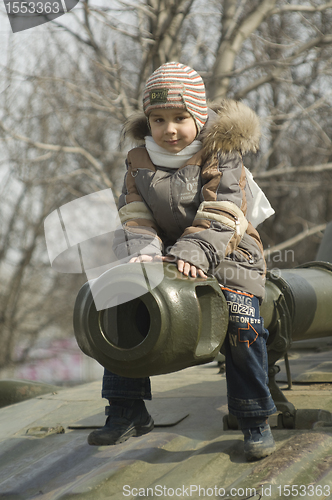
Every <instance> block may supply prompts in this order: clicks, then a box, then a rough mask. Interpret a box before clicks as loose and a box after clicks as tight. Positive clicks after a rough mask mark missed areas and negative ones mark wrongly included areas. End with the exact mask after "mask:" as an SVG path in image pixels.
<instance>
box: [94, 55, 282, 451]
mask: <svg viewBox="0 0 332 500" xmlns="http://www.w3.org/2000/svg"><path fill="white" fill-rule="evenodd" d="M143 109H144V115H142V116H136V117H134V118H133V120H131V121H130V122H129V124H127V126H126V132H127V133H128V134H130V135H131V136H132V137H133V138H134V139H136V140H143V141H145V145H144V146H140V147H137V148H135V149H133V150H131V151H130V152H129V154H128V158H127V173H126V177H125V182H124V187H123V192H122V195H121V197H120V200H119V215H120V218H121V222H122V224H123V228H124V232H125V233H126V234H125V236H126V237H125V241H123V242H122V243H121V242H119V243H118V249H117V250H118V251H119V253H120V254H121V252H122V251H123V245H125V246H126V248H127V249H128V248H130V254H133V255H134V254H135V255H136V256H133V257H132V258H131V260H130V262H135V261H138V260H142V261H151V260H154V259H158V258H159V259H160V258H162V259H163V260H167V261H169V260H172V261H173V262H176V265H177V268H178V270H179V271H180V272H181V273H183V274H184V275H185V276H192V277H196V276H198V277H202V278H204V277H206V273H210V274H212V275H214V276H215V277H216V278H217V279H218V281H219V283H220V284H221V289H222V291H223V293H224V295H225V297H226V300H227V303H228V306H229V313H230V321H229V327H228V335H227V338H226V341H225V344H224V347H225V353H226V378H227V392H228V407H229V412H230V413H231V414H233V415H235V416H236V417H237V419H238V422H239V426H240V428H241V430H242V431H243V434H244V452H245V456H246V458H247V460H256V459H260V458H263V457H265V456H267V455H269V454H271V453H272V452H273V451H274V450H275V443H274V440H273V436H272V433H271V430H270V427H269V425H268V423H267V417H268V416H269V415H271V414H272V413H274V412H275V411H276V408H275V406H274V402H273V400H272V398H271V395H270V392H269V389H268V386H267V383H268V376H267V353H266V340H267V338H268V332H267V330H265V329H264V326H263V320H262V318H261V317H260V315H259V303H260V302H261V301H262V299H263V297H264V279H265V262H264V258H263V249H262V244H261V241H260V237H259V235H258V233H257V231H256V230H255V229H254V227H253V225H252V224H251V221H250V218H251V216H250V214H251V211H252V206H253V201H254V200H253V199H252V195H251V193H250V189H249V187H248V182H247V179H246V172H245V168H244V166H243V162H242V155H243V154H244V153H246V152H248V151H254V152H256V150H257V147H258V141H259V137H260V128H259V121H258V118H257V116H256V115H255V113H253V112H252V111H251V110H250V109H249V108H247V107H246V106H245V105H243V104H241V103H236V102H234V101H225V102H223V103H222V104H221V106H220V107H219V109H218V110H217V112H214V111H212V110H210V109H208V108H207V105H206V98H205V87H204V83H203V80H202V78H201V77H200V75H198V74H197V73H196V71H194V70H193V69H191V68H189V67H188V66H185V65H183V64H180V63H177V62H171V63H167V64H164V65H162V66H161V67H160V68H158V69H157V70H156V71H155V72H154V73H153V74H152V75H151V76H150V78H149V79H148V80H147V83H146V87H145V89H144V95H143ZM246 214H248V215H247V217H246ZM248 219H249V220H248ZM156 234H157V236H158V238H154V240H155V241H156V240H157V241H158V242H159V245H160V246H158V245H149V247H148V248H149V250H148V251H147V252H146V253H145V254H144V253H143V255H141V256H140V257H137V253H139V252H140V253H142V252H141V250H142V249H143V248H144V247H146V246H147V239H148V237H149V236H150V240H151V239H153V237H154V236H155V235H156ZM102 396H103V397H105V398H106V399H108V400H109V401H110V405H109V406H108V407H106V414H107V415H108V417H107V420H106V424H105V426H104V427H103V428H102V429H99V430H96V431H93V432H92V433H91V434H90V435H89V438H88V442H89V444H91V445H111V444H118V443H121V442H123V441H125V440H127V439H128V438H129V437H131V436H138V435H142V434H145V433H147V432H150V431H151V430H152V429H153V420H152V418H151V416H150V415H149V414H148V412H147V410H146V407H145V404H144V401H143V400H144V399H151V390H150V380H149V379H148V378H138V379H130V378H126V377H120V376H118V375H115V374H112V373H111V372H109V371H107V370H105V374H104V379H103V391H102Z"/></svg>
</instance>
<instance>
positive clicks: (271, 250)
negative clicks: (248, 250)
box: [264, 223, 327, 258]
mask: <svg viewBox="0 0 332 500" xmlns="http://www.w3.org/2000/svg"><path fill="white" fill-rule="evenodd" d="M326 226H327V223H326V224H320V225H319V226H315V227H312V228H311V229H305V230H304V231H302V233H299V234H297V235H296V236H294V237H293V238H290V239H289V240H287V241H283V242H282V243H280V244H279V245H275V246H274V247H271V248H268V249H266V250H264V257H265V258H268V257H269V256H270V255H271V254H273V253H275V252H279V251H280V250H285V248H289V247H291V246H294V245H296V243H299V242H300V241H302V240H304V239H305V238H308V237H309V236H312V235H313V234H316V233H320V232H321V231H324V230H325V229H326Z"/></svg>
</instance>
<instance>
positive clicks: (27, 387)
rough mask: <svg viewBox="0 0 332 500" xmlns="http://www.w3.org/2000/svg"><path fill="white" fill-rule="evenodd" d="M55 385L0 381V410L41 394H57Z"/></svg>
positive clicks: (26, 381) (22, 381) (57, 388)
mask: <svg viewBox="0 0 332 500" xmlns="http://www.w3.org/2000/svg"><path fill="white" fill-rule="evenodd" d="M59 389H60V388H59V387H57V386H55V385H50V384H42V383H39V382H33V381H29V380H0V408H4V407H5V406H9V405H13V404H16V403H21V401H25V400H27V399H32V398H35V397H37V396H41V395H42V394H48V393H53V392H57V391H58V390H59Z"/></svg>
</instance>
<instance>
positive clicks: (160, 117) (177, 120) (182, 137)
mask: <svg viewBox="0 0 332 500" xmlns="http://www.w3.org/2000/svg"><path fill="white" fill-rule="evenodd" d="M149 122H150V128H151V134H152V138H153V139H154V141H155V142H156V143H157V144H158V146H161V147H162V148H164V149H166V150H167V151H169V152H170V153H178V152H179V151H182V149H184V148H185V147H186V146H189V144H191V143H192V142H193V141H194V140H195V138H196V136H197V128H196V124H195V121H194V119H193V117H192V116H191V114H190V113H188V111H186V110H185V109H176V108H169V109H154V110H153V111H152V112H151V114H150V115H149Z"/></svg>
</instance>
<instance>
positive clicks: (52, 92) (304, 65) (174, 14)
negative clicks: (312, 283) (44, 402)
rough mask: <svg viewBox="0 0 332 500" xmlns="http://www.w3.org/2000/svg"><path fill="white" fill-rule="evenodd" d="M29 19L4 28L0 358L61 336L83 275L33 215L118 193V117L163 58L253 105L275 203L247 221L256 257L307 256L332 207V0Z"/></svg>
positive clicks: (206, 4) (186, 0)
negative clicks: (56, 261)
mask: <svg viewBox="0 0 332 500" xmlns="http://www.w3.org/2000/svg"><path fill="white" fill-rule="evenodd" d="M2 13H3V15H4V9H3V11H2ZM31 31H32V30H31ZM33 31H34V36H31V37H24V36H23V35H22V34H15V35H13V34H11V33H9V31H8V43H7V49H6V52H5V53H4V52H3V57H2V68H1V73H0V75H1V76H0V78H1V82H0V85H1V87H0V90H1V94H0V140H1V146H2V147H1V150H2V154H1V158H0V160H1V163H0V178H1V187H0V189H1V205H0V212H1V214H0V215H1V217H0V272H1V281H0V297H1V301H0V339H1V345H2V349H1V351H0V368H1V367H4V366H7V365H8V364H13V363H22V362H23V361H24V360H25V359H27V357H28V356H29V351H30V350H31V348H32V347H33V345H34V343H35V342H36V340H37V339H38V338H39V337H40V336H41V335H43V334H45V332H48V334H50V335H53V336H55V337H67V336H70V335H72V319H71V318H72V309H73V305H74V301H75V297H76V294H77V292H78V290H79V288H80V286H81V284H83V282H84V281H85V276H84V275H74V274H73V275H72V274H67V275H65V274H59V273H57V272H55V271H54V270H52V268H51V266H50V263H49V259H48V255H47V251H46V245H45V238H44V230H43V223H44V219H45V217H46V216H47V215H48V214H50V213H51V212H52V211H53V210H55V209H57V208H58V207H60V206H62V205H63V204H65V203H67V202H69V201H71V200H74V199H76V198H78V197H81V196H84V195H86V194H90V193H92V192H94V191H98V190H101V189H105V188H112V189H113V193H114V195H115V197H117V196H118V193H119V191H120V189H121V185H122V180H123V175H124V158H125V155H126V152H127V151H128V149H129V148H130V147H131V146H132V145H131V144H128V143H127V142H125V143H123V144H121V145H120V131H121V128H122V126H123V124H124V122H125V121H126V119H127V118H128V117H129V116H130V115H131V114H132V113H134V112H135V111H137V110H139V109H140V108H141V95H142V89H143V86H144V82H145V80H146V78H147V77H148V76H149V75H150V74H151V73H152V71H153V70H154V69H156V68H157V67H158V66H159V65H160V64H162V63H164V62H167V61H173V60H175V61H180V62H182V63H185V64H188V65H189V66H192V67H194V68H195V69H196V70H197V71H198V72H199V73H200V74H201V75H202V77H203V78H204V80H205V83H206V88H207V95H208V98H209V100H211V101H214V102H220V101H221V100H222V99H224V98H232V99H240V100H243V101H244V102H245V103H246V104H247V105H249V106H250V107H251V108H253V109H254V110H255V111H256V113H257V114H258V115H259V117H260V119H261V122H262V130H263V137H262V141H261V149H260V152H259V153H258V154H257V155H248V156H247V157H245V164H246V166H247V167H248V168H249V169H250V170H251V171H252V173H253V174H254V177H255V179H256V181H257V182H258V183H259V185H260V186H261V187H262V189H263V190H264V191H265V193H266V195H267V196H268V198H269V200H270V202H271V204H272V206H273V207H274V209H275V211H276V214H275V216H273V217H272V218H270V219H269V220H267V221H266V222H264V223H263V224H262V225H261V226H260V228H259V231H260V234H261V236H262V240H263V243H264V247H265V248H266V256H267V262H268V267H269V268H273V267H283V268H285V267H294V266H296V265H299V264H301V263H304V262H307V261H310V260H314V259H315V255H316V252H317V248H318V245H319V243H320V241H321V237H322V232H323V230H324V227H325V224H326V223H327V222H329V221H330V220H331V219H332V196H331V180H332V142H331V137H332V114H331V111H330V110H331V104H332V96H331V92H332V85H331V83H332V80H331V79H332V35H331V33H332V2H328V1H324V0H306V1H301V2H300V1H296V0H291V1H286V0H123V1H121V0H112V1H111V2H109V1H102V0H99V1H98V0H95V1H93V0H81V1H80V3H79V4H78V5H77V7H76V8H74V9H73V11H71V12H70V13H68V14H66V15H65V16H62V17H61V18H58V20H57V21H55V22H51V23H48V24H46V25H44V26H42V27H39V28H34V29H33ZM18 346H20V349H18Z"/></svg>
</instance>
